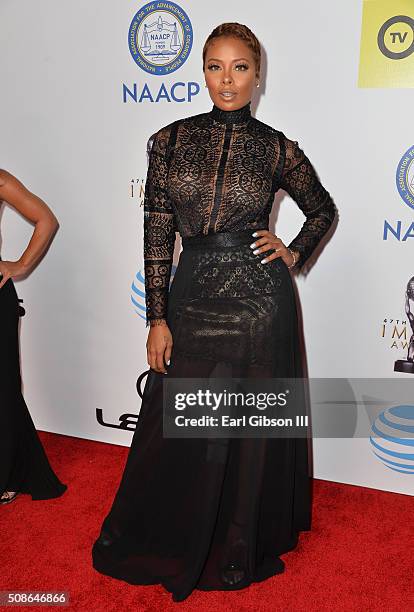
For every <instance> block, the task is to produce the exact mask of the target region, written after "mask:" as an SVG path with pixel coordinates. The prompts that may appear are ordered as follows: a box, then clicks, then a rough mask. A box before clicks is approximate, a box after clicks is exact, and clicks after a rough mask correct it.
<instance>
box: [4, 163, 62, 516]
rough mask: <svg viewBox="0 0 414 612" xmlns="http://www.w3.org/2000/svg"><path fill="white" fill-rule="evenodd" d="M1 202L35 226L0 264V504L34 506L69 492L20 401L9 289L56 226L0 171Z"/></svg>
mask: <svg viewBox="0 0 414 612" xmlns="http://www.w3.org/2000/svg"><path fill="white" fill-rule="evenodd" d="M3 202H7V203H8V204H10V205H11V206H12V207H13V208H15V209H16V210H17V211H18V212H19V213H20V214H21V215H23V217H24V218H25V219H27V221H29V222H32V223H33V224H34V226H35V227H34V230H33V234H32V237H31V239H30V241H29V244H28V245H27V248H26V249H25V251H24V252H23V254H22V256H21V257H20V259H19V260H18V261H2V259H1V257H0V325H1V340H0V496H1V497H0V504H9V503H11V502H12V501H14V500H15V499H16V497H17V495H18V494H19V493H27V494H30V495H31V496H32V499H36V500H38V499H51V498H54V497H59V496H60V495H62V494H63V493H64V492H65V490H66V488H67V487H66V485H64V484H62V483H61V482H60V480H59V479H58V477H57V476H56V474H55V473H54V471H53V470H52V468H51V466H50V464H49V461H48V459H47V456H46V453H45V451H44V449H43V446H42V443H41V441H40V439H39V436H38V434H37V431H36V428H35V426H34V424H33V421H32V418H31V416H30V414H29V411H28V409H27V406H26V403H25V401H24V398H23V395H22V389H21V377H20V354H19V339H18V322H19V301H18V298H17V294H16V290H15V287H14V283H13V279H15V278H19V277H22V276H25V275H27V274H28V273H29V272H30V271H31V270H32V269H33V267H34V265H35V264H36V263H37V262H38V261H39V259H40V257H41V256H42V255H43V253H44V252H45V250H46V247H47V245H48V244H49V242H50V240H51V238H52V236H53V235H54V233H55V231H56V229H57V227H58V222H57V219H56V217H55V216H54V214H53V213H52V211H51V210H50V209H49V207H48V206H47V205H46V204H45V202H43V201H42V200H41V199H40V198H39V197H38V196H36V195H35V194H33V193H31V192H30V191H29V190H28V189H26V187H25V186H24V185H23V184H22V183H21V182H20V181H19V180H18V179H17V178H15V177H14V176H13V175H12V174H10V173H9V172H6V171H5V170H0V206H1V205H2V203H3Z"/></svg>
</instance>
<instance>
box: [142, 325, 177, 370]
mask: <svg viewBox="0 0 414 612" xmlns="http://www.w3.org/2000/svg"><path fill="white" fill-rule="evenodd" d="M172 346H173V339H172V334H171V332H170V329H169V327H168V325H167V324H166V323H162V324H159V325H152V326H151V327H150V330H149V333H148V338H147V362H148V365H149V366H150V368H152V369H153V370H155V371H156V372H161V373H162V374H166V373H167V369H166V367H165V363H164V362H169V361H170V358H171V351H172Z"/></svg>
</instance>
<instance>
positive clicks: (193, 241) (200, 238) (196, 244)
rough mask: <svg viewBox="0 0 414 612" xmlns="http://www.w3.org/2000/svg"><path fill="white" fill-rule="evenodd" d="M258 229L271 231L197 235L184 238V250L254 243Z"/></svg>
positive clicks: (182, 241) (250, 230)
mask: <svg viewBox="0 0 414 612" xmlns="http://www.w3.org/2000/svg"><path fill="white" fill-rule="evenodd" d="M258 229H266V230H267V229H269V228H267V227H263V228H262V227H261V228H258V227H256V228H252V229H246V230H240V231H237V232H216V233H211V234H197V235H196V236H183V237H182V238H181V244H182V246H183V249H199V248H206V247H207V248H208V247H216V246H219V247H226V246H236V245H238V244H246V243H249V244H250V243H251V242H254V236H253V235H252V234H253V232H255V231H256V230H258Z"/></svg>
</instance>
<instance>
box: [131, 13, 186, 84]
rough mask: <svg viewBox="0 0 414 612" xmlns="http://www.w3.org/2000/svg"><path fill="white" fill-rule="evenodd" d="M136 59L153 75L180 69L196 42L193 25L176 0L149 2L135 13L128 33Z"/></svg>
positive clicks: (143, 68)
mask: <svg viewBox="0 0 414 612" xmlns="http://www.w3.org/2000/svg"><path fill="white" fill-rule="evenodd" d="M128 43H129V50H130V52H131V55H132V57H133V59H134V61H135V63H136V64H137V65H138V66H139V67H140V68H142V70H145V72H149V73H150V74H154V75H165V74H170V73H171V72H174V71H175V70H178V68H181V66H182V65H183V64H184V62H185V61H186V59H187V58H188V56H189V54H190V51H191V47H192V44H193V28H192V25H191V22H190V19H189V18H188V15H187V14H186V12H185V11H184V10H183V9H182V8H181V7H180V6H178V5H177V4H175V3H174V2H149V3H148V4H145V5H144V6H143V7H142V8H140V10H139V11H138V12H137V13H136V14H135V16H134V18H133V20H132V22H131V25H130V27H129V33H128Z"/></svg>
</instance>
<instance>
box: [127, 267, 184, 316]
mask: <svg viewBox="0 0 414 612" xmlns="http://www.w3.org/2000/svg"><path fill="white" fill-rule="evenodd" d="M176 269H177V266H175V265H174V264H172V266H171V278H170V287H171V283H172V281H173V278H174V274H175V271H176ZM131 302H132V304H133V306H134V310H135V312H136V313H137V315H138V316H139V317H141V319H144V321H146V319H147V316H146V305H145V277H144V275H143V274H142V272H141V270H139V272H137V273H136V275H135V278H134V280H133V282H132V285H131Z"/></svg>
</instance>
